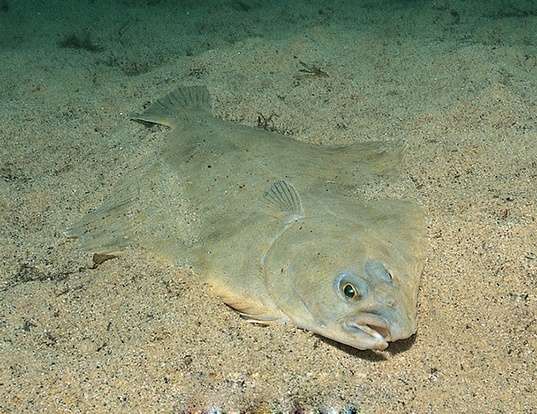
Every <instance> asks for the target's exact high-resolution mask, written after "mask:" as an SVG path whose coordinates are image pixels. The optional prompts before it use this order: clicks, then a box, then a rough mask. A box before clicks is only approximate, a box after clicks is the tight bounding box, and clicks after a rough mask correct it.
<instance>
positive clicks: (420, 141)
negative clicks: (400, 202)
mask: <svg viewBox="0 0 537 414" xmlns="http://www.w3.org/2000/svg"><path fill="white" fill-rule="evenodd" d="M87 3H88V4H86V2H80V4H78V2H62V1H59V0H55V1H36V2H30V1H20V2H16V1H12V0H1V1H0V54H1V60H0V69H1V70H0V91H1V93H0V118H1V119H2V127H1V129H0V144H1V145H0V412H2V413H4V412H5V413H24V412H31V413H36V412H40V413H63V412H65V413H67V412H83V413H103V412H114V413H119V412H125V413H136V412H139V413H150V412H165V413H166V412H167V413H171V412H173V413H189V412H199V411H204V410H205V411H209V410H213V412H219V411H218V410H221V412H239V411H240V412H244V413H254V412H278V411H280V412H310V411H313V412H345V413H353V412H361V413H386V412H398V413H442V412H446V413H454V412H471V413H485V412H486V413H515V412H516V413H532V412H537V390H536V386H535V384H536V382H537V374H536V372H537V363H536V353H537V316H536V315H537V238H536V234H537V232H536V231H537V223H536V217H537V213H536V211H537V210H536V207H537V201H536V194H537V193H536V190H537V158H536V155H537V145H536V142H537V141H536V140H537V115H536V114H537V8H536V6H535V3H533V2H532V1H530V0H527V1H511V2H506V1H489V2H479V1H448V0H444V1H440V0H438V1H429V2H425V1H409V0H407V1H402V0H401V1H386V2H376V1H352V0H347V1H333V2H328V1H326V2H321V1H318V0H314V1H306V0H299V1H293V2H286V1H283V0H281V1H274V2H263V1H261V0H229V1H221V2H213V4H211V3H210V2H208V1H200V2H197V1H194V0H192V1H182V2H173V1H164V0H162V1H159V0H147V1H134V0H124V1H119V2H105V1H101V0H98V1H93V2H87ZM217 3H218V4H217ZM72 35H75V36H72ZM301 62H304V63H305V64H306V65H309V66H314V67H318V68H320V69H321V70H322V71H324V72H326V73H327V74H328V76H327V77H323V76H304V73H303V72H301V71H300V70H301V69H303V68H304V65H303V64H302V63H301ZM183 84H187V85H201V84H204V85H207V86H208V87H209V89H210V90H211V93H212V94H213V96H214V97H215V99H214V111H215V113H216V114H217V115H218V116H219V117H222V118H225V119H228V120H233V121H236V122H239V123H242V124H245V125H250V126H255V125H256V124H257V119H258V116H259V114H263V116H264V117H265V118H270V116H271V115H272V114H274V115H273V116H272V118H271V120H270V123H271V124H270V126H271V127H273V128H275V129H276V130H278V131H280V132H282V133H285V134H288V135H290V136H292V137H293V138H295V139H298V140H303V141H309V142H315V143H319V144H334V143H349V142H354V141H371V140H397V141H399V140H404V141H405V142H406V143H407V145H408V147H409V157H408V162H407V167H406V168H407V173H408V174H409V176H410V177H411V178H412V180H413V181H414V182H415V184H416V186H417V188H418V192H419V200H420V203H422V204H423V205H424V206H425V209H426V212H427V217H428V236H429V244H430V248H429V253H428V261H427V264H426V266H425V270H424V272H423V275H422V283H421V289H420V306H419V330H418V334H417V335H416V336H415V337H414V338H412V339H411V340H408V341H405V342H403V343H396V344H394V345H392V346H391V347H390V348H389V350H388V351H387V352H380V353H374V352H367V351H366V352H364V351H356V350H353V349H351V348H348V347H344V346H341V345H338V344H335V343H333V342H330V341H327V340H324V339H322V338H319V337H316V336H314V335H312V334H310V333H307V332H304V331H301V330H299V329H294V328H292V327H285V326H273V327H260V326H256V325H252V324H249V323H246V322H245V321H243V320H241V319H240V317H239V316H238V315H237V314H236V313H234V312H232V311H231V310H230V309H228V308H227V307H226V306H225V305H223V304H221V303H219V301H218V300H216V299H214V298H212V297H210V296H209V295H208V293H207V292H206V289H205V288H204V286H203V285H201V284H200V283H199V277H198V275H196V274H195V273H194V272H191V271H189V270H187V269H181V268H177V267H173V266H169V265H165V264H162V263H160V262H159V261H158V260H156V259H155V258H152V257H148V255H147V254H145V253H144V252H142V251H139V250H136V249H133V250H132V251H130V252H128V254H126V255H124V256H122V257H119V258H115V259H113V260H108V261H105V262H104V263H101V264H99V265H94V264H93V263H92V257H91V254H89V253H86V252H83V251H81V250H80V248H79V247H78V246H77V244H76V242H75V241H73V240H69V239H66V238H65V236H64V235H63V230H64V229H65V228H66V227H67V226H69V225H70V224H71V223H73V222H75V221H76V220H77V219H79V218H80V217H81V216H82V215H83V214H84V213H85V212H87V211H88V210H90V209H91V208H94V207H96V206H98V205H99V204H100V202H101V201H102V199H103V198H104V197H106V196H107V195H108V194H110V192H111V191H113V188H114V185H115V184H116V183H117V182H118V180H120V179H121V177H122V176H124V175H125V174H128V173H129V171H130V170H132V168H134V167H135V166H136V165H138V164H139V163H141V162H142V161H143V159H144V157H147V156H148V155H149V154H151V153H153V151H155V150H157V149H158V148H159V146H160V145H161V143H162V141H163V139H164V137H165V133H166V132H165V129H164V128H160V127H145V126H143V125H140V124H137V123H133V122H131V121H129V120H128V114H129V113H131V112H135V111H139V110H141V109H142V108H143V107H144V106H145V105H147V104H148V103H149V102H151V101H154V100H155V99H157V98H158V97H160V96H162V95H163V94H164V93H166V92H167V91H169V90H171V89H173V88H174V87H175V86H178V85H183Z"/></svg>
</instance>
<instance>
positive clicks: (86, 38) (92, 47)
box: [58, 33, 103, 53]
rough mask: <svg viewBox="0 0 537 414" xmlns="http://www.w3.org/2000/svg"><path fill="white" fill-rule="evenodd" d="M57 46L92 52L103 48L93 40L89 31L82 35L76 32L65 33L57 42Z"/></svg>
mask: <svg viewBox="0 0 537 414" xmlns="http://www.w3.org/2000/svg"><path fill="white" fill-rule="evenodd" d="M58 46H59V47H61V48H64V49H78V50H86V51H88V52H92V53H95V52H101V51H102V50H103V47H101V46H99V45H97V44H96V43H94V42H93V40H92V38H91V34H90V33H84V34H82V35H78V34H76V33H70V34H67V35H65V36H64V37H63V38H62V39H61V40H60V41H59V42H58Z"/></svg>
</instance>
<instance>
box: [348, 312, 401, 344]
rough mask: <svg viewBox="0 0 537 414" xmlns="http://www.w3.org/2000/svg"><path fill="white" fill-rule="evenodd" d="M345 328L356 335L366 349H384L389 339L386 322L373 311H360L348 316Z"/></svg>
mask: <svg viewBox="0 0 537 414" xmlns="http://www.w3.org/2000/svg"><path fill="white" fill-rule="evenodd" d="M345 328H346V329H347V330H348V331H350V332H352V333H353V334H354V335H355V336H357V338H356V339H357V341H358V342H360V343H361V344H362V346H367V348H368V349H378V350H384V349H386V348H387V347H388V342H389V341H390V340H391V331H390V326H389V324H388V322H387V321H386V320H385V319H384V318H383V317H381V316H379V315H376V314H374V313H361V314H359V315H356V316H353V317H352V318H349V319H348V320H347V321H346V322H345Z"/></svg>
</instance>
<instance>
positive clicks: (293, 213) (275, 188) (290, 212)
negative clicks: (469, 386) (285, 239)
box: [263, 180, 304, 223]
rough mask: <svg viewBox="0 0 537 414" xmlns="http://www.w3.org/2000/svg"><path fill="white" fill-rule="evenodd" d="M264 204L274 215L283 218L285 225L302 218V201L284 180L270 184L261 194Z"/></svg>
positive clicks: (293, 188)
mask: <svg viewBox="0 0 537 414" xmlns="http://www.w3.org/2000/svg"><path fill="white" fill-rule="evenodd" d="M263 197H264V200H265V202H266V204H267V205H268V206H269V207H270V208H271V209H272V210H273V211H274V212H275V213H276V215H281V216H283V217H284V219H285V222H286V223H291V222H295V221H298V220H302V219H303V218H304V208H303V207H302V200H301V199H300V195H299V194H298V192H297V191H296V189H295V187H293V185H292V184H290V183H288V182H287V181H285V180H278V181H275V182H274V183H272V185H271V186H270V188H269V189H268V190H267V191H265V193H264V194H263Z"/></svg>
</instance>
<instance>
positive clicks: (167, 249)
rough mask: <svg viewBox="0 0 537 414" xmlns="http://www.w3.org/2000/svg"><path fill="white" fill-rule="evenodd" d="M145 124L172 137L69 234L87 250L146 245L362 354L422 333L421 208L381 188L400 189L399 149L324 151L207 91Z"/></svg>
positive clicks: (187, 94)
mask: <svg viewBox="0 0 537 414" xmlns="http://www.w3.org/2000/svg"><path fill="white" fill-rule="evenodd" d="M134 119H139V120H143V121H147V122H152V123H158V124H162V125H167V126H169V127H170V128H171V132H170V133H169V136H168V137H167V141H166V144H165V145H164V147H163V149H162V151H161V152H160V153H159V154H158V157H157V158H156V159H153V160H149V161H148V162H147V164H146V165H145V166H144V167H142V168H140V169H139V170H138V171H136V172H134V173H133V174H132V175H131V176H130V177H129V178H127V180H126V181H125V182H124V183H123V185H122V186H121V187H120V188H119V189H118V190H117V191H116V192H115V193H114V195H113V196H112V197H111V198H110V200H108V201H107V202H105V204H104V205H103V206H102V207H100V208H98V209H97V210H95V211H94V212H92V213H90V214H88V216H87V217H86V218H85V219H84V220H83V221H82V222H81V223H79V224H77V225H76V226H74V227H73V228H72V229H70V231H69V234H70V235H71V236H73V237H78V238H80V239H81V241H82V243H83V245H84V246H85V247H86V248H87V249H89V250H92V251H95V252H101V253H106V252H117V251H119V250H121V249H123V248H124V247H125V246H129V245H138V246H141V247H144V248H147V249H148V250H151V251H153V252H155V253H156V254H158V255H160V256H162V257H165V258H167V259H170V260H172V261H174V262H177V263H188V264H190V265H192V267H193V269H194V271H195V272H197V273H199V274H200V275H202V276H203V277H204V278H205V280H206V281H207V283H208V284H209V285H210V286H212V287H213V288H214V291H215V293H216V294H217V295H218V296H220V297H221V298H222V299H223V300H224V301H225V302H226V303H227V304H229V305H230V306H231V307H233V308H235V309H236V310H238V311H239V312H241V314H243V315H244V316H246V317H247V318H248V319H250V320H255V321H262V322H269V321H280V322H285V323H292V324H295V325H297V326H299V327H301V328H303V329H306V330H310V331H312V332H315V333H317V334H319V335H322V336H325V337H328V338H331V339H332V340H334V341H338V342H341V343H345V344H347V345H350V346H352V347H355V348H358V349H384V348H386V347H387V345H388V342H390V341H396V340H398V339H404V338H408V337H409V336H411V335H412V334H413V333H414V332H415V331H416V305H417V292H418V284H419V277H420V274H421V271H422V267H423V262H424V223H423V212H422V209H421V208H420V207H419V206H418V205H417V204H416V203H414V202H412V201H409V200H401V199H397V198H390V197H387V196H386V195H385V194H384V195H383V196H382V197H378V194H377V193H375V191H370V189H371V188H373V189H375V188H376V187H377V186H378V184H379V183H380V184H382V185H384V186H390V185H393V186H394V187H395V186H397V183H398V182H399V181H400V180H401V174H400V164H401V158H402V149H401V146H399V145H394V144H388V143H378V142H374V143H363V144H360V143H358V144H353V145H350V146H338V147H327V146H318V145H312V144H307V143H302V142H299V141H296V140H293V139H290V138H288V137H285V136H283V135H280V134H277V133H272V132H268V131H264V130H261V129H255V128H250V127H246V126H241V125H237V124H235V123H231V122H227V121H223V120H220V119H217V118H215V117H213V116H212V115H211V112H210V103H209V94H208V91H207V89H206V88H205V87H183V88H179V89H177V90H175V91H174V92H172V93H170V94H169V95H167V96H166V97H164V98H163V99H161V100H159V101H157V102H156V103H155V104H153V105H152V106H151V107H150V108H149V109H148V110H147V111H145V112H144V113H143V114H141V115H138V116H136V117H134ZM376 194H377V195H376ZM183 201H186V203H187V205H186V206H184V205H183V204H184V203H183ZM183 213H186V214H183ZM185 217H188V218H185Z"/></svg>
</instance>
